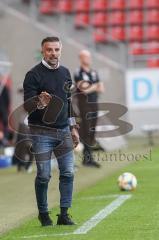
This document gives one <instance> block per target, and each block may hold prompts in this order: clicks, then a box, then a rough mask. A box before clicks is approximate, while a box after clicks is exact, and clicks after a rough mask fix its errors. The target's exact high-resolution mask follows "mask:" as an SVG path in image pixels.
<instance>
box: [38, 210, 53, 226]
mask: <svg viewBox="0 0 159 240" xmlns="http://www.w3.org/2000/svg"><path fill="white" fill-rule="evenodd" d="M38 219H39V221H40V222H41V225H42V226H43V227H44V226H52V225H53V222H52V220H51V218H50V216H49V213H48V212H46V213H39V216H38Z"/></svg>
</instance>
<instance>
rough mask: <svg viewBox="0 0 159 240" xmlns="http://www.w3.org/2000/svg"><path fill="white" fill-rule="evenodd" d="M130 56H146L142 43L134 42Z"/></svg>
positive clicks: (130, 49)
mask: <svg viewBox="0 0 159 240" xmlns="http://www.w3.org/2000/svg"><path fill="white" fill-rule="evenodd" d="M129 54H130V55H142V54H144V48H143V45H142V43H140V42H134V43H131V44H130V45H129Z"/></svg>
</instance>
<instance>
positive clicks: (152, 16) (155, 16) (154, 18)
mask: <svg viewBox="0 0 159 240" xmlns="http://www.w3.org/2000/svg"><path fill="white" fill-rule="evenodd" d="M146 18H147V20H146V22H147V23H149V24H155V23H157V24H158V23H159V10H155V9H154V10H149V11H147V14H146Z"/></svg>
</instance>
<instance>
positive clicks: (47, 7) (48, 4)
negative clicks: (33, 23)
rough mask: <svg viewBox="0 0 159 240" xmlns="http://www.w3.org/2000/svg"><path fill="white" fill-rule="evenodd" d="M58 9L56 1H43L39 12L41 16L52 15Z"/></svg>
mask: <svg viewBox="0 0 159 240" xmlns="http://www.w3.org/2000/svg"><path fill="white" fill-rule="evenodd" d="M55 10H57V8H56V2H55V1H54V0H41V1H40V5H39V12H40V13H41V14H52V13H53V12H54V11H55Z"/></svg>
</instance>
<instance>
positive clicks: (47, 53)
mask: <svg viewBox="0 0 159 240" xmlns="http://www.w3.org/2000/svg"><path fill="white" fill-rule="evenodd" d="M42 54H43V58H44V60H45V61H46V62H47V63H48V64H49V65H50V66H57V64H58V61H59V58H60V56H61V43H60V42H45V43H44V44H43V46H42Z"/></svg>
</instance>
